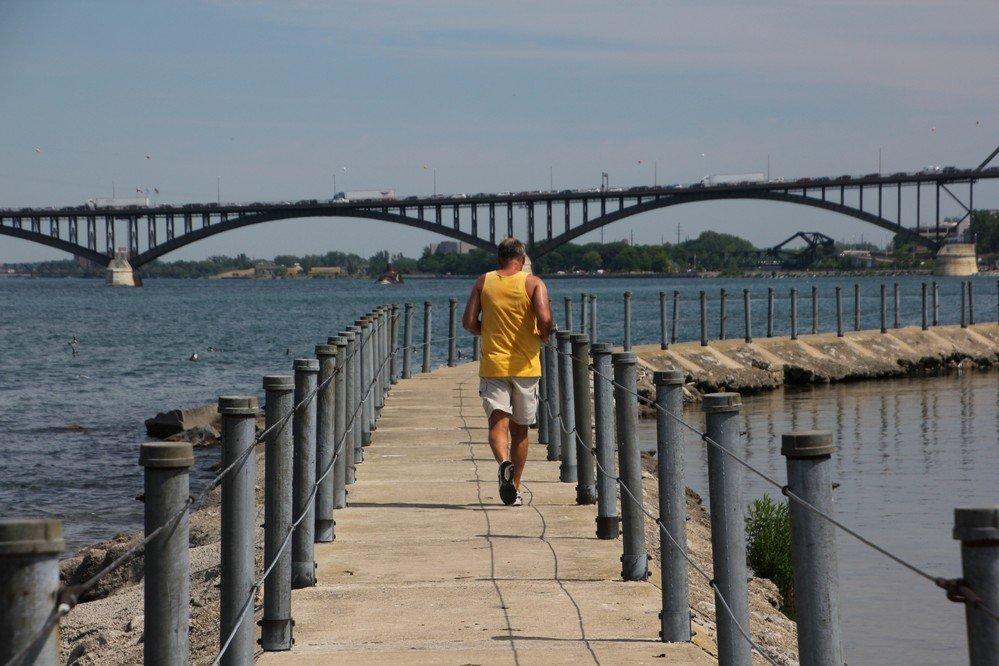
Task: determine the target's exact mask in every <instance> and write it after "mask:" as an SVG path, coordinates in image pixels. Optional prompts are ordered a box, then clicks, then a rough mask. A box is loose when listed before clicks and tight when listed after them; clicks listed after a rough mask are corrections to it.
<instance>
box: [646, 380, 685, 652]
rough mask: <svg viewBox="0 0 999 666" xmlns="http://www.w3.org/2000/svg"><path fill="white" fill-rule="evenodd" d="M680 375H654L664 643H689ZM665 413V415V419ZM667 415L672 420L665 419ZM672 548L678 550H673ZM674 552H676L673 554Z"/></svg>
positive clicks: (661, 621)
mask: <svg viewBox="0 0 999 666" xmlns="http://www.w3.org/2000/svg"><path fill="white" fill-rule="evenodd" d="M683 380H684V374H683V371H681V370H667V371H665V372H656V373H654V374H653V376H652V381H653V384H655V387H656V405H657V406H658V407H659V409H657V410H656V466H657V472H658V478H659V522H661V523H662V525H663V527H664V528H665V529H666V533H667V534H668V535H669V536H668V537H667V536H666V534H663V533H662V532H660V534H659V555H660V561H661V566H662V583H663V587H662V601H663V608H662V612H661V613H660V614H659V620H660V622H659V625H660V630H659V638H660V639H661V640H662V641H663V642H666V643H678V642H687V641H689V640H690V592H689V590H688V588H687V560H686V558H684V556H683V552H681V551H686V550H687V527H686V523H687V498H686V491H685V489H684V486H685V484H684V472H683V467H684V462H683V458H684V456H683V438H682V437H681V434H680V425H679V423H678V422H677V419H680V418H683ZM667 412H668V413H667ZM670 414H672V415H673V416H670ZM674 542H675V543H676V544H677V545H676V546H674V545H673V544H674ZM677 546H678V547H679V550H678V549H677Z"/></svg>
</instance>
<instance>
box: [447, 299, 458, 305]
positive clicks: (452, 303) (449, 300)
mask: <svg viewBox="0 0 999 666" xmlns="http://www.w3.org/2000/svg"><path fill="white" fill-rule="evenodd" d="M447 302H448V303H450V304H451V305H457V304H458V299H457V298H454V297H452V298H449V299H447Z"/></svg>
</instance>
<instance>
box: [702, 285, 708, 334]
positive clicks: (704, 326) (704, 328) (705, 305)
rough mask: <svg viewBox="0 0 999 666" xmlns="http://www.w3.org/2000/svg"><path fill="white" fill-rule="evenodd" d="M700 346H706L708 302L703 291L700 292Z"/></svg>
mask: <svg viewBox="0 0 999 666" xmlns="http://www.w3.org/2000/svg"><path fill="white" fill-rule="evenodd" d="M701 346H702V347H707V346H708V301H707V296H706V294H705V293H704V292H703V291H702V292H701Z"/></svg>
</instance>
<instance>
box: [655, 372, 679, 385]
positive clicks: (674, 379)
mask: <svg viewBox="0 0 999 666" xmlns="http://www.w3.org/2000/svg"><path fill="white" fill-rule="evenodd" d="M686 379H687V375H686V374H684V372H683V370H661V371H660V370H657V371H656V372H653V373H652V383H653V384H655V385H656V386H677V385H682V384H683V382H684V380H686Z"/></svg>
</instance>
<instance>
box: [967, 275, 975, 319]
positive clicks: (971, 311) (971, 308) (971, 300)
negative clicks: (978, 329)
mask: <svg viewBox="0 0 999 666" xmlns="http://www.w3.org/2000/svg"><path fill="white" fill-rule="evenodd" d="M968 324H969V325H971V326H974V325H975V289H974V284H973V283H972V282H971V280H968Z"/></svg>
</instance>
